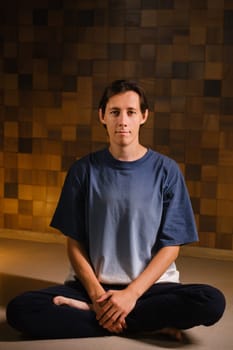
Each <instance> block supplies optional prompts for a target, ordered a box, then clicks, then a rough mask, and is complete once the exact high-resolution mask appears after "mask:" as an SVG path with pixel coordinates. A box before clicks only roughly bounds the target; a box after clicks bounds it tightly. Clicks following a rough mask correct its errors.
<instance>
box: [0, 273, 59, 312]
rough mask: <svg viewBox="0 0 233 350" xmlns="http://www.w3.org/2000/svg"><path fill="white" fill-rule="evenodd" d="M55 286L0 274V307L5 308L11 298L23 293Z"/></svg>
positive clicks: (33, 279) (32, 279)
mask: <svg viewBox="0 0 233 350" xmlns="http://www.w3.org/2000/svg"><path fill="white" fill-rule="evenodd" d="M55 284H56V282H51V281H45V280H39V279H35V278H29V277H24V276H16V275H8V274H4V273H0V305H1V306H6V305H7V304H8V302H9V301H10V300H11V299H12V298H14V297H15V296H16V295H18V294H20V293H23V292H25V291H28V290H34V289H41V288H47V287H49V286H52V285H55Z"/></svg>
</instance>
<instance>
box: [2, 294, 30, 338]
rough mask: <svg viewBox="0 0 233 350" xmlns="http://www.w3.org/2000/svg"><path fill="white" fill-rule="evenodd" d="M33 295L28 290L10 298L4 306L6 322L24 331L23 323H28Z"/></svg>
mask: <svg viewBox="0 0 233 350" xmlns="http://www.w3.org/2000/svg"><path fill="white" fill-rule="evenodd" d="M32 300H33V296H32V295H31V293H30V292H27V293H24V294H21V295H18V296H16V297H15V298H14V299H12V300H11V301H10V302H9V303H8V305H7V308H6V319H7V322H8V324H9V325H10V326H11V327H13V328H15V329H17V330H18V331H20V332H24V331H25V325H26V324H28V323H30V310H31V309H32Z"/></svg>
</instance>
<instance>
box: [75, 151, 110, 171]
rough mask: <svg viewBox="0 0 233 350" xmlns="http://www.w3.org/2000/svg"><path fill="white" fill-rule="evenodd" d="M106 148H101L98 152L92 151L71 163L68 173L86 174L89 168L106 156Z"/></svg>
mask: <svg viewBox="0 0 233 350" xmlns="http://www.w3.org/2000/svg"><path fill="white" fill-rule="evenodd" d="M105 154H106V150H105V149H103V150H99V151H96V152H91V153H89V154H87V155H85V156H83V157H81V158H78V159H76V160H75V161H74V162H73V164H71V166H70V168H69V170H68V174H73V175H77V174H80V173H82V174H85V173H87V172H88V171H89V169H90V168H91V167H93V166H95V164H98V163H100V162H101V161H102V160H103V159H104V158H105Z"/></svg>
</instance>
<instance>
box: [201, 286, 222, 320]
mask: <svg viewBox="0 0 233 350" xmlns="http://www.w3.org/2000/svg"><path fill="white" fill-rule="evenodd" d="M205 293H206V297H207V302H206V308H205V311H206V322H205V323H204V324H205V326H211V325H213V324H214V323H216V322H217V321H219V319H220V318H221V317H222V315H223V313H224V311H225V307H226V300H225V297H224V295H223V293H222V292H221V291H220V290H219V289H217V288H215V287H212V286H206V288H205Z"/></svg>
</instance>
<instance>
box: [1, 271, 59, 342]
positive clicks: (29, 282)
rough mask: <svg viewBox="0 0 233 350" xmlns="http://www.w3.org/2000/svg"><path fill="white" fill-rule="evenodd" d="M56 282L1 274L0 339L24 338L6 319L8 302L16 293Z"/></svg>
mask: <svg viewBox="0 0 233 350" xmlns="http://www.w3.org/2000/svg"><path fill="white" fill-rule="evenodd" d="M55 284H56V282H51V281H44V280H39V279H34V278H28V277H24V276H16V275H8V274H3V273H1V274H0V306H1V309H2V310H1V314H2V315H0V316H2V317H0V341H18V340H22V339H21V337H20V335H19V334H18V333H17V332H16V331H14V330H13V329H11V327H10V326H8V324H7V322H6V321H5V308H6V305H7V304H8V302H9V301H10V300H11V299H12V298H14V297H15V296H16V295H18V294H20V293H23V292H25V291H28V290H34V289H42V288H47V287H49V286H52V285H55Z"/></svg>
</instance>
